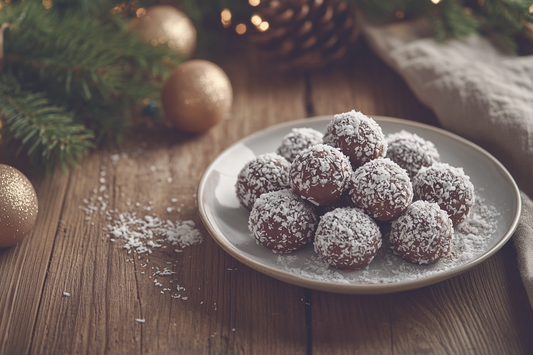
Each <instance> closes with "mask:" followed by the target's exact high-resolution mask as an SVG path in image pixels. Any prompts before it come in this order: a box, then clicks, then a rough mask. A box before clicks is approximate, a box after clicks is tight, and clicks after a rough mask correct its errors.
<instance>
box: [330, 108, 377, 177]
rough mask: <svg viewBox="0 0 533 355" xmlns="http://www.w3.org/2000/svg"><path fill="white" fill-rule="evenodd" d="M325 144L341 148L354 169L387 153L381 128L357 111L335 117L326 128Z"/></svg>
mask: <svg viewBox="0 0 533 355" xmlns="http://www.w3.org/2000/svg"><path fill="white" fill-rule="evenodd" d="M324 143H325V144H328V145H331V146H333V147H336V148H339V149H340V150H341V151H342V152H343V153H344V154H345V155H346V156H347V157H348V158H350V161H351V163H352V165H353V166H354V168H355V167H358V166H360V165H363V164H364V163H366V162H368V161H370V160H372V159H376V158H379V157H383V156H385V154H386V153H387V142H386V141H385V136H384V135H383V131H382V130H381V126H380V125H379V124H378V123H377V122H376V121H375V120H374V119H372V118H370V117H368V116H366V115H365V114H363V113H361V112H358V111H355V110H352V111H349V112H344V113H340V114H336V115H334V116H333V119H332V120H331V122H330V123H329V124H328V125H327V127H326V133H325V134H324Z"/></svg>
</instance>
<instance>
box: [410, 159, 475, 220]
mask: <svg viewBox="0 0 533 355" xmlns="http://www.w3.org/2000/svg"><path fill="white" fill-rule="evenodd" d="M413 191H414V198H415V200H426V201H429V202H435V203H437V204H438V205H439V206H440V208H442V209H443V210H445V211H446V212H447V213H448V215H449V216H450V218H451V220H452V222H453V225H454V226H456V225H458V224H459V223H461V222H463V221H464V220H465V219H466V217H467V215H468V212H469V211H470V209H471V208H472V206H473V205H474V202H475V197H474V185H473V184H472V183H471V182H470V177H469V176H468V175H466V174H465V173H464V171H463V168H455V167H452V166H451V165H449V164H446V163H435V164H433V165H431V166H429V167H423V168H421V169H420V171H419V172H418V173H417V174H416V175H415V177H414V178H413Z"/></svg>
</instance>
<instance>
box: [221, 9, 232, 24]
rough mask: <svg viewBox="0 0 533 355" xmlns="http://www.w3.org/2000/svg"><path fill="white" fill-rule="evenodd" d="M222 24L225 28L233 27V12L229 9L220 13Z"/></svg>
mask: <svg viewBox="0 0 533 355" xmlns="http://www.w3.org/2000/svg"><path fill="white" fill-rule="evenodd" d="M220 22H222V26H224V28H228V27H229V26H231V11H230V10H229V9H224V10H222V12H221V13H220Z"/></svg>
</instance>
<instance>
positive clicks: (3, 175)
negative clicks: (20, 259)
mask: <svg viewBox="0 0 533 355" xmlns="http://www.w3.org/2000/svg"><path fill="white" fill-rule="evenodd" d="M38 209H39V207H38V202H37V194H36V193H35V189H34V188H33V185H32V184H31V182H30V180H28V178H27V177H26V176H24V174H22V173H21V172H20V171H18V170H17V169H15V168H13V167H11V166H9V165H4V164H0V248H6V247H10V246H13V245H15V244H17V243H18V242H20V241H21V240H22V239H24V237H25V236H26V235H27V234H28V233H29V232H30V231H31V230H32V228H33V225H34V224H35V219H36V218H37V212H38Z"/></svg>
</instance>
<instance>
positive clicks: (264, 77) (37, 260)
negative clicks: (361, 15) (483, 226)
mask: <svg viewBox="0 0 533 355" xmlns="http://www.w3.org/2000/svg"><path fill="white" fill-rule="evenodd" d="M259 63H260V61H259V60H258V58H257V53H254V52H253V51H244V52H240V51H236V52H235V54H233V55H231V56H228V57H224V58H219V60H218V64H220V66H221V67H222V68H223V69H224V70H225V71H226V73H227V74H228V76H229V77H230V79H231V82H232V84H233V89H234V104H233V110H232V117H231V119H229V120H225V121H223V122H222V123H220V124H219V125H217V126H216V127H214V128H213V129H211V130H210V131H208V132H206V133H205V134H203V135H188V134H183V133H180V132H178V131H176V130H174V129H172V128H169V127H166V126H164V125H159V124H153V122H149V121H148V122H145V123H143V124H142V125H141V126H140V127H138V129H137V130H135V131H134V132H133V133H132V137H131V138H132V139H131V140H130V142H129V143H128V144H127V145H126V146H125V147H123V149H122V150H121V151H115V150H110V151H107V150H98V151H95V152H92V153H91V154H90V155H89V156H88V157H86V158H85V159H84V161H83V162H82V168H81V169H80V170H75V171H72V172H70V173H68V174H63V173H61V172H59V171H58V172H55V173H54V174H53V175H51V176H49V177H47V178H37V177H36V178H32V181H33V182H34V184H35V187H36V190H37V192H38V197H39V202H40V212H39V217H38V220H37V225H36V227H35V230H34V232H33V233H32V235H31V236H29V237H28V238H27V239H26V240H24V241H23V242H22V243H20V244H19V245H17V246H16V247H13V248H9V249H4V250H0V354H6V355H11V354H176V353H180V354H313V355H317V354H319V355H320V354H354V353H360V354H386V355H388V354H428V353H430V354H503V353H505V354H528V353H530V349H532V348H533V337H531V336H530V334H533V311H532V310H531V308H530V307H529V303H528V300H527V296H526V294H525V291H524V289H523V286H522V284H521V280H520V277H519V274H518V270H517V266H516V254H515V253H514V249H513V246H512V243H508V244H507V245H505V246H504V248H502V250H500V251H499V252H498V253H497V254H496V255H495V256H493V257H492V258H490V259H489V260H487V261H486V262H484V263H482V264H481V265H479V266H478V267H476V268H474V269H472V270H470V271H469V272H467V273H465V274H463V275H460V276H458V277H455V278H453V279H450V280H448V281H445V282H441V283H439V284H436V285H433V286H429V287H425V288H422V289H418V290H413V291H408V292H401V293H394V294H386V295H377V296H358V295H339V294H332V293H327V292H319V291H312V290H307V289H304V288H301V287H296V286H293V285H289V284H286V283H283V282H280V281H277V280H275V279H273V278H270V277H267V276H265V275H263V274H261V273H259V272H257V271H255V270H253V269H251V268H249V267H247V266H245V265H243V264H241V263H240V262H238V261H237V260H235V259H233V258H232V257H231V256H229V255H228V254H227V253H226V252H224V251H223V250H222V248H220V247H219V246H218V245H217V244H216V242H215V241H214V240H213V239H212V238H211V237H210V236H209V235H208V233H207V231H206V229H205V228H204V227H203V226H202V223H201V220H200V217H199V214H198V210H197V206H196V196H195V194H196V191H197V186H198V182H199V181H200V178H201V176H202V173H203V171H204V170H205V169H206V168H207V166H208V165H209V163H210V162H211V161H212V160H213V159H214V158H215V157H216V156H217V155H218V154H219V153H220V152H221V151H222V150H224V149H225V148H227V147H228V146H230V145H231V144H233V143H234V142H236V141H237V140H239V139H241V138H243V137H245V136H247V135H249V134H251V133H253V132H256V131H258V130H261V129H263V128H266V127H269V126H271V125H273V124H276V123H281V122H286V121H290V120H295V119H300V118H303V117H309V116H314V115H330V114H335V113H339V112H343V111H347V110H351V109H356V110H361V111H363V112H364V113H367V114H369V115H386V116H393V117H400V118H405V119H411V120H415V121H419V122H424V123H428V124H433V125H438V122H437V120H436V118H435V116H434V115H433V114H432V113H431V111H430V110H428V109H427V108H425V107H424V106H423V105H422V104H420V102H419V101H418V100H417V99H416V98H415V97H414V95H413V94H412V92H411V91H410V90H409V88H408V87H407V85H406V84H405V82H404V81H403V80H402V79H401V78H400V77H399V76H398V75H396V74H395V73H394V72H393V71H392V70H391V69H390V68H388V67H387V66H386V65H385V64H383V63H382V62H381V61H380V60H379V59H378V58H377V57H376V56H375V55H373V54H372V53H371V52H370V51H369V50H368V48H366V47H365V46H364V45H363V46H362V47H361V48H360V50H359V52H358V53H356V56H355V57H354V58H353V59H352V60H351V61H350V63H349V64H345V65H340V66H337V67H334V68H328V69H324V70H320V71H317V72H313V73H297V72H294V73H280V72H276V71H272V70H271V69H269V68H265V67H263V66H262V65H260V64H259ZM102 178H103V179H104V180H102V181H101V179H102ZM102 186H103V187H105V190H103V191H100V189H101V188H102ZM104 195H107V197H105V198H104V199H103V201H104V202H105V203H106V211H109V210H113V211H114V212H113V213H114V214H115V215H107V214H106V213H104V212H102V213H101V214H100V211H98V212H97V213H95V214H93V215H92V216H91V218H90V219H88V218H87V215H86V214H85V213H84V212H83V210H81V209H80V208H79V206H82V207H84V206H86V204H85V203H84V199H86V200H90V199H91V198H93V201H94V203H95V205H96V206H98V207H99V208H101V207H102V204H101V203H100V202H98V200H97V198H98V197H99V196H100V197H103V196H104ZM172 198H176V199H177V200H178V201H177V202H172V200H171V199H172ZM137 202H138V203H139V206H136V203H137ZM143 206H144V207H145V208H143ZM147 207H149V210H148V209H146V208H147ZM169 207H170V208H172V209H171V210H170V209H169V210H167V208H169ZM178 209H179V210H178ZM129 210H131V211H137V212H138V213H139V215H153V214H155V215H156V216H158V217H160V218H163V219H169V220H173V221H176V220H179V221H184V220H192V221H193V222H194V223H195V224H196V226H197V228H198V229H199V230H200V231H201V233H202V234H203V236H204V237H205V240H204V241H203V243H201V244H197V245H193V246H190V247H187V248H184V249H183V250H181V251H180V252H176V251H175V249H176V248H175V247H172V246H168V247H167V248H153V252H152V253H151V254H147V253H146V254H141V255H138V254H134V253H133V254H129V253H128V251H127V250H125V249H124V248H123V247H122V243H121V242H120V241H116V242H112V241H111V240H110V237H109V236H108V233H106V226H107V225H108V224H110V223H112V222H113V220H114V219H116V218H117V217H116V215H117V214H118V213H120V212H125V211H129ZM164 268H168V269H169V270H171V271H172V272H174V273H173V274H172V275H169V276H160V275H156V273H157V271H158V270H162V269H164ZM156 279H157V281H156ZM158 283H161V285H163V286H158ZM178 285H179V286H181V287H183V288H184V289H181V288H180V289H178ZM165 288H170V290H164V289H165ZM65 292H66V293H68V295H66V294H64V293H65ZM178 294H179V298H177V297H176V298H173V297H172V296H176V295H178ZM136 320H144V322H138V321H136Z"/></svg>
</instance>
